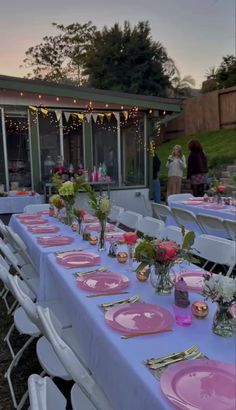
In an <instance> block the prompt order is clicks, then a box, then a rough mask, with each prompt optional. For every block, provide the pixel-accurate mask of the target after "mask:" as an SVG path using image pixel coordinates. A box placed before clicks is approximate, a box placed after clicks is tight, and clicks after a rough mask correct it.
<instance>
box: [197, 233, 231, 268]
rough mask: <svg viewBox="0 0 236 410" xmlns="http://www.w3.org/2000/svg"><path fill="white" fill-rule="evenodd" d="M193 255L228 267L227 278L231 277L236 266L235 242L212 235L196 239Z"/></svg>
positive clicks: (200, 236)
mask: <svg viewBox="0 0 236 410" xmlns="http://www.w3.org/2000/svg"><path fill="white" fill-rule="evenodd" d="M191 252H192V253H194V254H195V255H196V256H197V255H198V256H200V257H201V258H203V259H205V260H206V261H209V262H213V263H215V264H219V265H225V266H228V271H227V276H230V274H231V272H232V270H233V268H234V266H235V264H236V248H235V242H234V241H231V240H229V239H224V238H218V237H216V236H212V235H205V234H203V235H199V236H197V237H196V238H195V241H194V245H193V247H192V251H191Z"/></svg>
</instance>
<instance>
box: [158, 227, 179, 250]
mask: <svg viewBox="0 0 236 410" xmlns="http://www.w3.org/2000/svg"><path fill="white" fill-rule="evenodd" d="M158 239H168V240H169V241H174V242H176V243H177V244H178V245H180V246H181V245H182V243H183V235H182V232H181V229H180V228H179V227H178V226H172V225H168V226H165V227H164V228H163V229H162V230H161V231H160V232H159V234H158Z"/></svg>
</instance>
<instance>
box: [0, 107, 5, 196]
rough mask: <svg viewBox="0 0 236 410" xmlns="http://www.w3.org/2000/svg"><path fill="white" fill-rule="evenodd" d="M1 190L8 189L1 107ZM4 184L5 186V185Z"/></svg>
mask: <svg viewBox="0 0 236 410" xmlns="http://www.w3.org/2000/svg"><path fill="white" fill-rule="evenodd" d="M0 158H1V161H0V191H1V190H3V189H5V190H6V175H5V162H4V153H3V133H2V118H1V109H0ZM3 185H4V186H3Z"/></svg>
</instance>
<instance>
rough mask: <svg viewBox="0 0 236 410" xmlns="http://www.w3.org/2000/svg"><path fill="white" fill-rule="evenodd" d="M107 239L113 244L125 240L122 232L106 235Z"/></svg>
mask: <svg viewBox="0 0 236 410" xmlns="http://www.w3.org/2000/svg"><path fill="white" fill-rule="evenodd" d="M105 239H106V241H108V242H111V241H112V240H114V241H119V240H123V239H124V234H123V233H122V232H113V233H112V232H109V233H106V234H105Z"/></svg>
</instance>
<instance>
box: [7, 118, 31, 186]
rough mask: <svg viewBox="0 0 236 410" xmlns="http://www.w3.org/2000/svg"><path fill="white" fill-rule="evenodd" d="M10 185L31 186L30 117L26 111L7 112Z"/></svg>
mask: <svg viewBox="0 0 236 410" xmlns="http://www.w3.org/2000/svg"><path fill="white" fill-rule="evenodd" d="M5 126H6V140H7V158H8V173H9V185H10V188H11V189H15V188H17V186H19V187H22V188H24V187H31V173H30V149H29V134H28V118H27V113H26V112H21V113H20V112H19V113H18V112H13V113H11V112H7V111H6V112H5Z"/></svg>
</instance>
